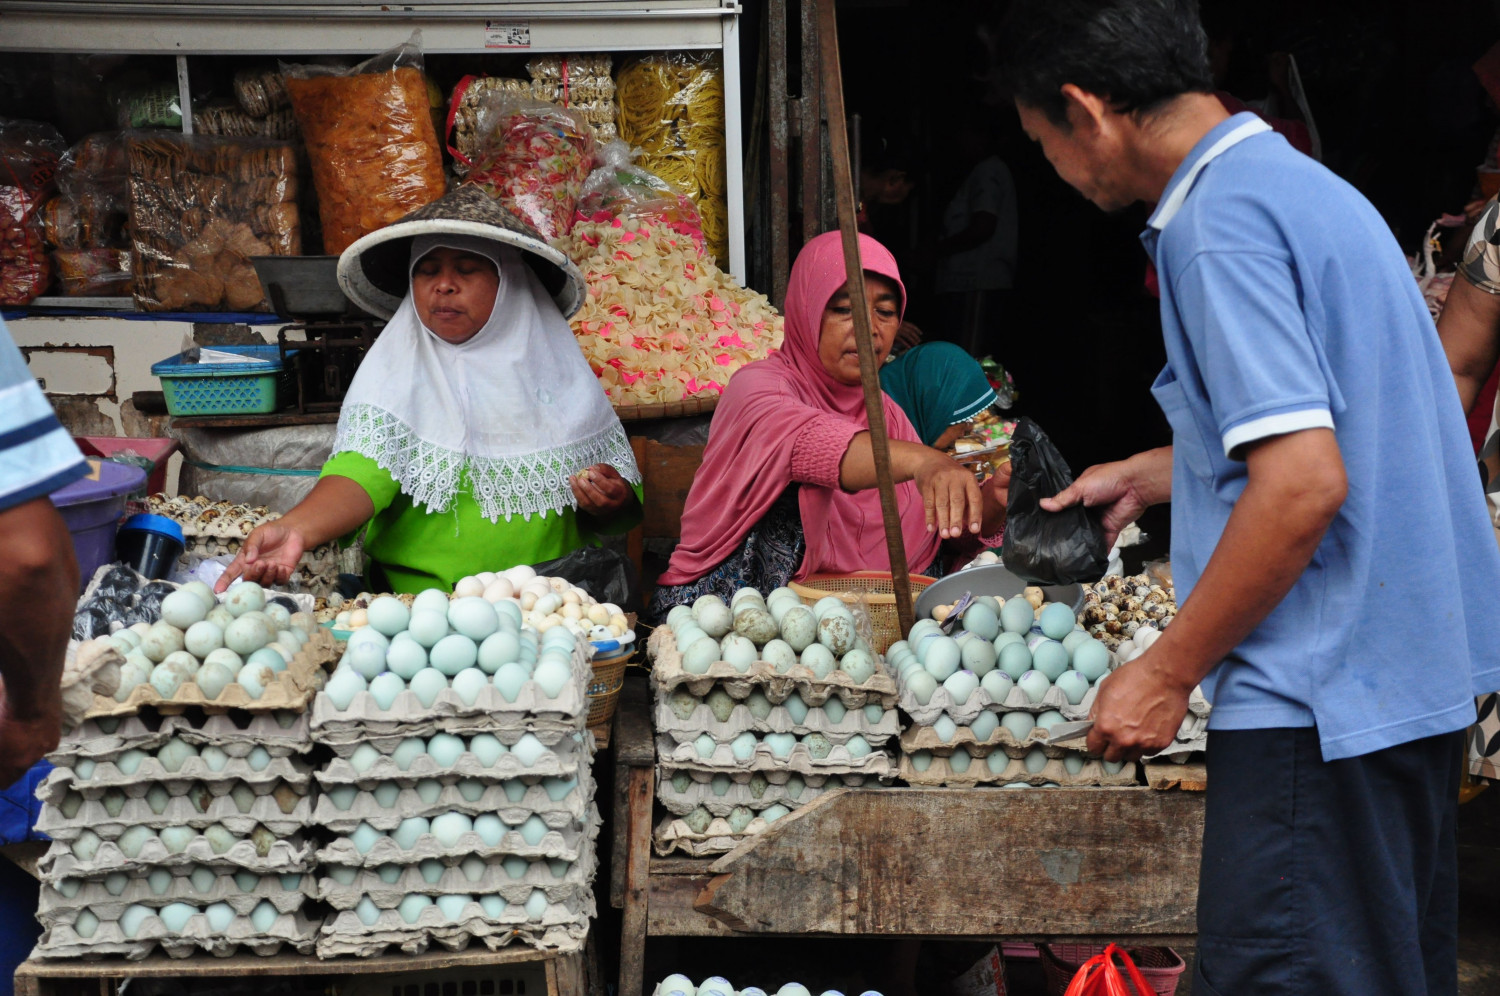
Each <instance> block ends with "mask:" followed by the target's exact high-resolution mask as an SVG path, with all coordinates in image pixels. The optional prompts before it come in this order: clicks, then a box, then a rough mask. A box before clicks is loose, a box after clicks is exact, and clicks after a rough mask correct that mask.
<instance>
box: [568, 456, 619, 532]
mask: <svg viewBox="0 0 1500 996" xmlns="http://www.w3.org/2000/svg"><path fill="white" fill-rule="evenodd" d="M568 484H569V485H570V486H571V487H572V488H573V497H574V498H575V499H577V501H578V511H580V512H583V513H586V514H588V515H592V516H594V517H595V518H596V519H607V518H609V517H610V516H612V515H614V514H615V513H616V512H618V511H619V510H620V509H622V508H624V507H625V504H626V503H627V502H629V501H630V499H631V498H632V497H634V495H635V490H634V489H633V488H631V486H630V482H629V481H627V480H625V478H623V477H621V476H620V472H619V471H618V470H615V468H613V467H611V466H610V465H609V464H607V463H596V464H594V465H593V466H592V467H588V468H586V469H584V470H583V471H581V472H579V473H577V474H574V475H573V476H572V477H570V478H568Z"/></svg>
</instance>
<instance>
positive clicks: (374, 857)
mask: <svg viewBox="0 0 1500 996" xmlns="http://www.w3.org/2000/svg"><path fill="white" fill-rule="evenodd" d="M598 833H599V811H598V810H597V809H596V808H595V807H593V806H590V807H589V815H588V820H587V822H584V823H579V822H574V823H572V824H571V825H569V826H567V827H565V828H563V829H560V830H559V829H554V828H549V829H548V830H547V832H546V833H545V834H543V835H542V839H541V840H540V841H539V842H537V843H535V844H528V843H526V841H525V840H524V839H523V838H522V837H521V833H520V831H519V830H516V829H511V830H507V831H506V832H505V834H504V835H503V836H502V837H501V838H500V842H499V843H498V844H493V845H491V844H486V843H485V842H484V840H483V839H482V838H481V837H480V836H479V834H478V833H477V832H475V831H473V830H470V831H469V832H468V833H465V834H463V835H462V836H461V837H459V838H458V841H457V843H455V844H454V845H453V846H452V847H445V846H443V845H442V844H441V843H439V841H438V839H437V838H436V837H434V836H433V835H432V834H430V833H426V834H423V835H422V836H421V837H419V838H417V840H416V846H414V847H412V848H411V849H410V850H403V849H402V847H401V845H399V844H397V843H396V841H395V839H394V838H392V837H390V836H386V835H382V836H380V837H379V838H377V839H376V841H375V843H374V846H372V847H371V848H370V850H369V851H368V852H366V853H364V854H361V853H359V849H358V848H356V847H355V846H354V842H353V840H351V839H350V838H349V837H339V838H337V839H336V840H334V841H333V842H332V843H330V844H328V845H327V846H325V847H323V848H322V849H321V850H319V851H318V853H317V859H318V861H319V862H320V863H322V864H326V865H347V866H349V867H352V868H374V867H376V866H378V865H387V864H396V865H410V864H416V863H418V862H420V861H425V860H426V859H428V858H437V859H438V860H442V859H444V858H458V859H462V858H466V857H468V856H469V855H471V854H475V855H478V856H479V857H481V858H498V857H507V856H509V855H516V856H517V857H522V858H562V859H563V860H564V861H577V860H578V858H579V856H580V854H581V853H582V850H583V849H584V848H586V847H592V846H593V844H592V841H593V839H594V837H596V836H597V835H598Z"/></svg>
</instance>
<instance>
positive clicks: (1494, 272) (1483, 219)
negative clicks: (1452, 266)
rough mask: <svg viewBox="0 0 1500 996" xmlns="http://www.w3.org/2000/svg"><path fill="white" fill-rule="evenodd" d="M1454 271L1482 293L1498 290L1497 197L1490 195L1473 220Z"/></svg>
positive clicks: (1499, 222)
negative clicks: (1456, 270) (1462, 257)
mask: <svg viewBox="0 0 1500 996" xmlns="http://www.w3.org/2000/svg"><path fill="white" fill-rule="evenodd" d="M1458 272H1460V273H1462V274H1463V275H1464V277H1465V278H1467V279H1468V281H1469V283H1471V284H1473V285H1474V286H1475V287H1478V288H1479V289H1480V290H1482V291H1484V292H1485V293H1487V294H1500V199H1497V198H1494V197H1491V198H1490V202H1489V203H1488V204H1486V205H1485V206H1484V213H1483V214H1481V215H1480V216H1479V220H1478V221H1477V222H1475V223H1474V232H1473V234H1471V235H1470V236H1469V244H1468V245H1467V246H1465V247H1464V259H1463V262H1462V263H1461V264H1460V265H1459V267H1458Z"/></svg>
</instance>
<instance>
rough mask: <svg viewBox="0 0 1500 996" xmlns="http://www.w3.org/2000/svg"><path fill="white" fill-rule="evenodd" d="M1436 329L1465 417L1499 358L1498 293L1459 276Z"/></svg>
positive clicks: (1499, 307)
mask: <svg viewBox="0 0 1500 996" xmlns="http://www.w3.org/2000/svg"><path fill="white" fill-rule="evenodd" d="M1437 329H1438V338H1439V339H1441V340H1442V341H1443V352H1444V353H1446V354H1448V366H1449V367H1450V368H1451V369H1452V371H1453V381H1454V383H1455V384H1456V385H1457V386H1458V400H1459V401H1460V402H1462V403H1463V406H1464V413H1465V414H1468V412H1469V410H1470V409H1471V408H1473V407H1474V402H1475V401H1476V400H1478V398H1479V390H1480V388H1482V387H1484V382H1485V381H1486V380H1489V377H1490V372H1491V371H1493V370H1494V369H1495V363H1496V360H1497V359H1500V294H1488V293H1486V292H1485V291H1482V290H1480V289H1479V288H1478V287H1475V286H1474V285H1473V284H1472V283H1471V282H1470V281H1469V280H1468V279H1467V278H1466V277H1464V275H1463V274H1462V273H1460V274H1459V275H1458V276H1456V277H1454V278H1453V286H1452V287H1450V288H1449V289H1448V303H1447V304H1445V305H1443V313H1442V315H1441V316H1439V318H1438V323H1437Z"/></svg>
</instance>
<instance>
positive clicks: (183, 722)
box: [47, 712, 312, 768]
mask: <svg viewBox="0 0 1500 996" xmlns="http://www.w3.org/2000/svg"><path fill="white" fill-rule="evenodd" d="M247 717H248V719H249V722H248V723H247V724H245V725H244V726H241V725H240V724H239V723H237V722H236V718H239V719H244V718H247ZM99 722H100V721H99V720H98V719H89V720H85V721H84V722H83V723H82V724H80V725H79V726H78V727H77V728H76V729H74V730H73V731H72V732H71V733H69V734H67V735H66V736H64V737H63V738H62V741H61V742H60V743H59V744H58V745H57V750H55V751H53V752H52V753H51V754H48V755H47V760H49V761H51V762H52V763H53V764H55V765H59V766H61V767H67V768H71V767H73V766H74V763H75V761H76V760H77V759H79V758H89V759H90V760H93V761H96V762H97V761H100V760H113V759H114V758H116V757H119V756H120V755H121V754H123V753H124V752H125V751H127V750H144V751H147V752H148V753H149V752H153V751H155V750H157V749H159V748H160V747H161V746H162V745H163V744H165V743H166V742H167V741H168V740H170V739H171V738H172V737H177V738H179V739H181V740H183V741H186V742H187V743H190V744H192V745H193V746H195V747H203V746H206V745H209V744H212V745H214V746H216V747H219V748H221V749H222V750H223V751H224V753H226V754H228V755H229V756H230V757H245V756H246V755H248V754H249V753H250V751H251V750H253V749H254V748H256V747H264V748H265V749H266V752H267V753H268V754H270V755H271V756H272V757H288V756H291V755H294V754H305V753H307V752H308V751H309V750H311V749H312V740H311V739H310V738H309V737H308V717H307V713H306V712H301V713H298V714H297V715H296V717H295V719H294V720H293V722H292V724H291V725H290V726H282V725H281V723H280V722H279V721H278V719H277V717H276V715H275V714H273V713H263V712H262V713H239V714H236V716H231V715H229V714H227V713H222V714H216V715H212V716H205V717H203V723H202V725H201V726H194V725H193V724H192V723H191V722H189V720H188V718H187V717H186V716H180V715H179V716H161V717H158V722H157V725H156V727H155V728H154V729H153V728H152V726H151V725H150V724H149V723H147V722H146V721H145V720H144V719H143V718H142V717H141V716H139V715H133V716H120V717H118V718H117V719H116V720H115V722H116V723H117V724H118V725H117V726H116V727H115V731H114V732H113V733H105V732H104V731H103V730H102V729H100V728H99Z"/></svg>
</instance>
